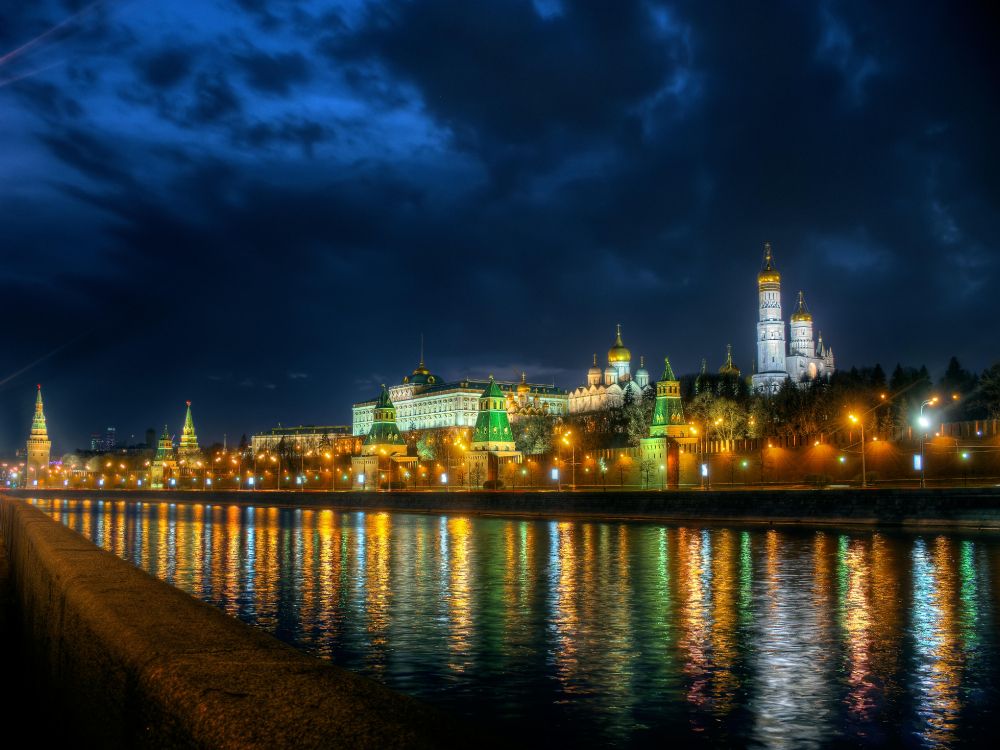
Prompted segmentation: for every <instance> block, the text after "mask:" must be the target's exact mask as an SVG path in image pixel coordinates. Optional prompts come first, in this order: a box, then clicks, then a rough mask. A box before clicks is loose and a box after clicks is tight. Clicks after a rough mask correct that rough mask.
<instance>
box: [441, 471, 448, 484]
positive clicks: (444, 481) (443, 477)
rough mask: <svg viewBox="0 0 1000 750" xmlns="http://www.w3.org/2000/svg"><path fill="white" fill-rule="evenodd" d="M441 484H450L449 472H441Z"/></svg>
mask: <svg viewBox="0 0 1000 750" xmlns="http://www.w3.org/2000/svg"><path fill="white" fill-rule="evenodd" d="M441 484H448V474H447V473H446V472H442V473H441Z"/></svg>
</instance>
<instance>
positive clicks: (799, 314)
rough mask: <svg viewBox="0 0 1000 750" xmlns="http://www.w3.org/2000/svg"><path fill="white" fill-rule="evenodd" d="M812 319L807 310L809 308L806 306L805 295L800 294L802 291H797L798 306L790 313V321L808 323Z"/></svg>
mask: <svg viewBox="0 0 1000 750" xmlns="http://www.w3.org/2000/svg"><path fill="white" fill-rule="evenodd" d="M812 319H813V316H812V313H811V312H809V308H808V307H806V298H805V295H804V294H802V292H799V307H798V309H797V310H796V311H795V312H793V313H792V322H793V323H798V322H802V321H805V322H808V323H812Z"/></svg>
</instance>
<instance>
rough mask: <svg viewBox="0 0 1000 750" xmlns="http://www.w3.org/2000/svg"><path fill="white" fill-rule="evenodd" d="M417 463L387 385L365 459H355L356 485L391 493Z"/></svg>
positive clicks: (365, 447)
mask: <svg viewBox="0 0 1000 750" xmlns="http://www.w3.org/2000/svg"><path fill="white" fill-rule="evenodd" d="M416 463H417V458H416V456H408V455H406V440H404V439H403V436H402V435H401V434H400V432H399V427H398V425H397V424H396V406H395V404H393V403H392V398H391V397H390V396H389V391H388V390H386V387H385V386H384V385H383V386H382V392H381V393H380V394H379V397H378V398H377V399H376V400H375V404H374V408H373V410H372V422H371V426H370V427H369V428H368V433H367V436H366V437H365V439H364V441H363V443H362V445H361V455H360V456H354V457H353V458H352V459H351V472H352V474H353V475H354V483H355V485H357V486H360V487H362V488H364V489H367V488H373V489H378V488H379V487H385V488H386V489H388V488H390V487H391V486H392V483H393V482H394V481H398V480H399V476H398V473H399V472H400V471H406V470H407V468H408V467H410V466H412V465H414V464H416ZM394 474H396V475H395V476H394Z"/></svg>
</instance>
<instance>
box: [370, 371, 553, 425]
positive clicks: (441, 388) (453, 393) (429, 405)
mask: <svg viewBox="0 0 1000 750" xmlns="http://www.w3.org/2000/svg"><path fill="white" fill-rule="evenodd" d="M495 382H496V385H497V386H498V387H499V388H500V390H501V391H502V392H503V394H504V396H505V398H506V403H507V413H508V414H509V415H510V416H512V417H517V416H527V415H534V414H540V415H546V416H553V417H557V416H559V417H561V416H565V415H566V414H567V413H568V412H569V394H567V392H566V391H565V390H564V389H563V388H558V387H556V386H554V385H539V384H537V383H529V382H527V380H526V378H525V376H524V374H523V373H522V375H521V380H520V381H519V382H515V381H500V380H497V381H495ZM488 385H489V380H477V379H471V378H466V379H464V380H459V381H456V382H452V383H448V382H445V381H443V380H442V379H441V378H440V377H438V376H437V375H434V374H432V373H431V372H430V370H428V369H427V367H426V366H425V365H424V361H423V357H421V359H420V364H419V365H418V366H417V369H415V370H414V371H413V373H412V374H410V375H407V376H406V377H404V378H403V382H402V383H400V384H398V385H394V386H390V387H389V388H388V392H389V397H390V398H391V399H392V403H393V404H394V405H395V407H396V422H397V424H398V425H399V429H400V430H403V431H404V432H407V431H410V430H426V429H432V428H435V427H474V426H475V424H476V417H477V416H478V414H479V398H480V397H481V396H482V395H483V391H484V390H485V389H486V387H487V386H488ZM375 402H376V399H372V400H370V401H362V402H360V403H357V404H354V406H353V408H352V413H353V432H354V434H355V435H367V434H368V430H369V429H370V428H371V425H372V419H373V417H374V412H375Z"/></svg>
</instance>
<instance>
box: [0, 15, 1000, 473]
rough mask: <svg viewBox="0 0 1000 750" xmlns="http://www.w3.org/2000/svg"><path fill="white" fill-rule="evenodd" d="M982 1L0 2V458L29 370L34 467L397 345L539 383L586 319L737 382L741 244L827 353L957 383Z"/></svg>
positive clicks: (992, 298) (376, 356) (990, 71)
mask: <svg viewBox="0 0 1000 750" xmlns="http://www.w3.org/2000/svg"><path fill="white" fill-rule="evenodd" d="M977 7H978V8H979V9H978V10H977ZM987 7H988V4H986V3H983V4H982V5H981V6H977V5H976V4H975V3H960V4H948V3H940V4H931V3H918V4H914V3H904V2H896V3H872V2H869V1H867V0H861V1H859V2H818V3H812V2H794V1H790V2H786V3H781V2H774V3H749V2H748V3H744V2H736V3H729V2H727V3H704V2H691V3H658V2H652V1H650V2H642V3H632V2H626V1H625V0H614V1H613V2H607V3H601V2H597V1H596V0H594V1H591V2H581V3H573V2H569V0H535V2H528V1H525V2H513V1H512V2H501V0H489V1H488V2H481V3H480V2H474V1H473V0H422V1H421V2H371V3H365V2H343V3H337V2H329V1H328V0H324V1H323V2H298V1H295V0H190V1H187V2H185V1H182V0H170V1H169V2H168V1H167V0H120V1H115V0H107V1H105V2H95V3H90V4H87V3H84V2H76V1H73V0H38V1H37V2H35V1H33V2H8V3H4V4H3V7H2V10H0V191H2V195H0V247H2V261H3V262H2V265H0V284H2V288H0V311H2V318H0V320H2V330H3V334H4V336H3V343H4V345H3V349H2V351H3V357H2V365H0V454H3V455H10V454H12V453H13V451H14V449H15V448H16V447H17V446H18V445H20V444H22V443H23V441H24V439H25V437H26V435H27V432H28V429H29V426H30V414H31V409H32V402H33V398H34V392H33V391H34V384H35V383H36V382H42V383H43V387H44V393H45V396H46V412H47V416H48V420H49V428H50V433H51V435H52V437H53V439H54V441H55V444H54V446H53V455H55V456H58V455H60V454H61V453H63V452H66V451H69V450H71V449H73V448H75V447H78V446H84V445H85V444H86V443H87V440H88V436H89V434H90V433H91V432H92V431H96V430H103V429H104V427H106V426H107V425H115V426H117V428H118V432H119V435H120V436H123V437H125V438H128V436H129V435H130V434H135V435H136V439H137V440H142V438H143V434H142V433H143V431H144V429H145V428H146V427H147V426H152V425H156V426H157V427H158V428H159V429H162V425H163V423H164V422H169V424H170V427H171V430H172V431H175V432H179V430H180V426H181V420H182V417H183V408H184V401H185V400H186V399H191V400H192V401H193V402H194V414H195V422H196V425H197V427H198V429H199V433H200V436H201V438H202V441H203V442H209V441H211V440H215V439H220V440H221V438H222V435H223V433H224V432H225V433H228V435H229V438H230V440H234V439H238V438H239V435H240V434H241V433H244V432H246V433H248V434H249V433H251V432H252V431H254V430H258V429H263V428H268V427H271V426H274V425H275V424H277V423H278V422H281V423H282V424H284V425H293V424H300V423H306V424H310V423H318V424H337V423H349V421H350V405H351V403H352V402H353V401H356V400H361V399H364V398H370V397H373V396H374V395H375V393H376V389H377V387H378V385H379V383H382V382H386V383H394V382H399V380H400V379H401V378H402V376H403V375H405V374H407V373H408V372H409V371H411V370H412V369H413V368H414V367H415V366H416V364H417V359H418V357H419V345H420V344H419V342H420V334H421V332H423V334H424V335H425V338H426V359H427V364H428V366H429V367H430V368H431V370H432V371H434V372H436V373H438V374H440V375H443V376H444V377H446V378H453V377H462V376H467V375H468V376H485V375H488V374H489V373H493V374H494V375H496V376H497V377H498V378H511V379H513V378H515V377H517V376H518V375H519V373H520V372H521V370H525V371H526V372H527V374H528V378H529V380H533V381H536V382H551V381H553V380H554V381H555V382H556V383H557V384H559V385H561V386H563V387H566V388H572V387H575V386H577V385H578V384H580V383H581V382H582V381H583V380H584V379H585V374H586V369H587V368H588V367H589V366H590V361H591V355H592V353H593V352H595V351H596V352H597V353H598V356H599V358H600V359H602V360H603V358H604V357H605V356H606V352H607V349H608V347H609V346H610V345H611V343H612V340H613V337H614V326H615V324H616V323H621V324H622V326H623V332H624V338H625V343H626V344H627V345H628V346H629V347H630V348H631V350H632V352H633V355H634V356H635V359H636V360H637V359H638V355H639V354H645V355H646V356H647V361H648V362H651V363H652V364H651V366H650V369H651V370H652V371H653V375H654V377H655V376H656V375H657V374H658V373H657V372H656V370H657V363H661V362H662V357H663V355H664V354H669V356H670V357H671V361H672V362H673V363H674V368H675V370H676V371H678V372H679V373H683V372H694V371H696V370H697V369H698V367H699V366H700V362H701V358H702V357H705V358H707V359H708V362H709V366H710V367H712V368H717V367H718V366H719V365H720V364H721V363H722V361H723V359H724V356H725V346H726V344H727V343H730V342H731V343H732V344H733V347H734V354H735V356H736V360H737V364H738V365H739V366H740V367H741V368H743V370H744V372H749V370H750V365H751V360H752V358H753V347H754V336H755V327H754V326H755V322H756V314H757V307H756V305H757V301H756V278H755V276H756V273H757V271H758V270H759V267H760V259H761V247H762V243H763V242H764V241H765V240H770V241H771V242H772V243H773V246H774V251H775V255H776V258H777V262H778V265H779V268H780V270H781V271H782V272H783V276H784V284H783V298H784V304H785V310H786V316H787V314H788V313H789V312H790V309H791V308H792V301H793V297H794V294H795V292H796V291H797V290H798V289H803V290H805V292H806V298H807V301H808V303H809V305H810V306H811V308H812V311H813V313H814V316H815V319H816V324H817V327H818V328H819V329H820V330H822V332H823V334H824V339H825V340H826V342H827V343H829V344H832V345H833V347H834V350H835V352H836V355H837V358H838V366H840V367H850V366H851V365H855V364H857V365H863V364H872V363H874V362H876V361H878V362H881V363H882V365H883V367H885V368H886V369H887V370H889V369H891V368H892V367H893V366H894V365H895V364H896V362H897V361H901V362H903V363H904V364H907V363H909V364H915V365H919V364H922V363H926V364H927V366H928V367H929V368H930V369H931V370H932V372H940V371H941V370H943V368H944V366H945V364H946V363H947V360H948V357H949V356H950V355H952V354H955V355H957V356H958V357H959V359H960V360H961V361H962V363H963V364H964V365H966V366H967V367H969V368H971V369H975V370H981V369H982V368H984V367H985V366H987V365H988V364H990V363H991V362H992V361H994V360H996V359H997V358H998V347H997V341H1000V337H998V336H997V334H996V332H995V330H994V329H995V326H996V321H997V319H998V315H1000V302H998V295H997V292H996V290H997V282H998V248H997V237H998V236H1000V212H998V210H997V209H998V204H1000V200H998V199H1000V147H998V145H997V143H998V138H997V134H998V132H1000V117H998V109H1000V96H998V91H1000V80H998V73H997V71H1000V61H998V60H997V56H998V52H997V50H998V49H1000V46H998V45H997V44H996V37H995V34H994V29H995V28H996V25H995V22H994V20H993V19H991V18H990V17H988V15H987V14H986V9H987ZM32 40H34V41H32ZM602 363H603V362H602ZM637 366H638V362H637V361H636V362H634V363H633V368H635V367H637Z"/></svg>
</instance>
